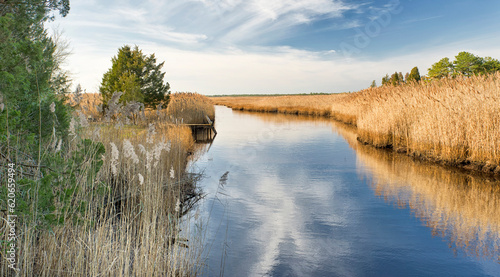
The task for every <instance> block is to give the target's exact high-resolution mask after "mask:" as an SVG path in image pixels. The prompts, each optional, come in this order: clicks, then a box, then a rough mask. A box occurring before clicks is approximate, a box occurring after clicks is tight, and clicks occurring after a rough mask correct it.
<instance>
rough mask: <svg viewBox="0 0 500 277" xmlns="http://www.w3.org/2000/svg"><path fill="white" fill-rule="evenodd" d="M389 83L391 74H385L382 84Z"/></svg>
mask: <svg viewBox="0 0 500 277" xmlns="http://www.w3.org/2000/svg"><path fill="white" fill-rule="evenodd" d="M387 84H389V74H385V77H382V86H385V85H387Z"/></svg>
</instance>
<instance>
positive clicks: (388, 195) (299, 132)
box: [192, 107, 500, 276]
mask: <svg viewBox="0 0 500 277" xmlns="http://www.w3.org/2000/svg"><path fill="white" fill-rule="evenodd" d="M216 120H217V122H216V127H217V131H218V135H217V137H216V139H215V140H214V142H213V144H212V145H211V146H210V149H209V150H208V152H206V153H205V154H204V155H203V156H201V157H200V158H199V160H198V161H196V162H195V163H194V164H193V165H192V170H193V171H199V170H204V172H205V178H204V179H203V180H202V181H201V182H200V186H201V187H202V188H203V190H204V191H205V193H207V196H206V198H205V200H203V201H202V202H201V204H200V206H199V207H198V208H199V210H200V213H201V218H202V220H204V221H208V222H205V227H204V228H205V231H206V246H205V248H206V249H205V251H206V252H205V253H207V260H206V267H205V270H204V273H205V275H208V276H218V275H220V274H221V273H223V274H224V275H225V276H500V264H499V245H500V243H499V237H500V218H499V215H498V214H499V213H500V211H499V212H498V213H497V212H496V211H497V210H498V209H499V208H500V201H499V199H500V195H499V190H498V181H495V180H485V179H482V178H481V177H474V176H468V175H466V174H463V173H458V172H452V171H450V170H447V169H443V168H441V167H437V166H432V165H427V164H424V163H418V162H414V161H412V160H411V159H409V158H407V157H401V156H398V155H393V154H391V153H388V152H385V151H380V150H375V149H372V148H369V147H365V146H362V145H359V144H358V143H357V141H356V139H355V134H354V133H353V132H352V131H350V130H348V129H347V128H346V127H344V126H337V125H336V124H335V123H333V122H331V121H328V120H324V119H308V118H300V117H297V116H284V115H265V114H255V113H243V112H233V111H232V110H230V109H228V108H225V107H217V109H216ZM207 148H208V146H207ZM226 172H229V173H228V174H227V181H224V180H222V181H221V180H220V178H221V176H222V175H223V174H224V173H226Z"/></svg>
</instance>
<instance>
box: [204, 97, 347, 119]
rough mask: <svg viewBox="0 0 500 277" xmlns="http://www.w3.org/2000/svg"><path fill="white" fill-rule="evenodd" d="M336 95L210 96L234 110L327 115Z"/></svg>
mask: <svg viewBox="0 0 500 277" xmlns="http://www.w3.org/2000/svg"><path fill="white" fill-rule="evenodd" d="M337 97H338V95H286V96H241V97H231V96H229V97H212V98H211V99H212V100H213V101H214V103H215V104H216V105H224V106H227V107H229V108H232V109H234V110H246V111H255V112H271V113H284V114H300V115H316V116H329V115H330V113H331V103H332V102H333V101H335V99H336V98H337Z"/></svg>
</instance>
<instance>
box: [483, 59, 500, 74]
mask: <svg viewBox="0 0 500 277" xmlns="http://www.w3.org/2000/svg"><path fill="white" fill-rule="evenodd" d="M482 63H483V71H484V73H494V72H497V71H500V61H498V60H497V59H493V58H492V57H486V58H484V59H483V62H482Z"/></svg>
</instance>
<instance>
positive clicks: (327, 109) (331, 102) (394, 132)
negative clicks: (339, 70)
mask: <svg viewBox="0 0 500 277" xmlns="http://www.w3.org/2000/svg"><path fill="white" fill-rule="evenodd" d="M212 100H213V101H214V103H215V104H218V105H225V106H228V107H230V108H233V109H237V110H247V111H259V112H278V113H291V114H305V115H314V116H325V117H331V118H333V119H335V120H338V121H341V122H343V123H347V124H351V125H354V126H356V130H357V134H358V140H359V141H361V142H362V143H365V144H370V145H373V146H375V147H379V148H388V149H393V150H394V151H397V152H401V153H406V154H408V155H410V156H413V157H416V158H419V159H424V160H430V161H433V162H436V163H441V164H446V165H449V166H454V167H460V168H464V169H467V170H473V171H480V172H486V173H489V174H496V175H499V174H500V110H499V107H500V73H496V74H492V75H488V76H475V77H470V78H455V79H441V80H436V81H432V82H420V83H413V84H406V85H401V86H397V87H394V86H382V87H377V88H369V89H365V90H362V91H359V92H355V93H344V94H332V95H300V96H271V97H266V96H259V97H257V96H254V97H213V98H212Z"/></svg>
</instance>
